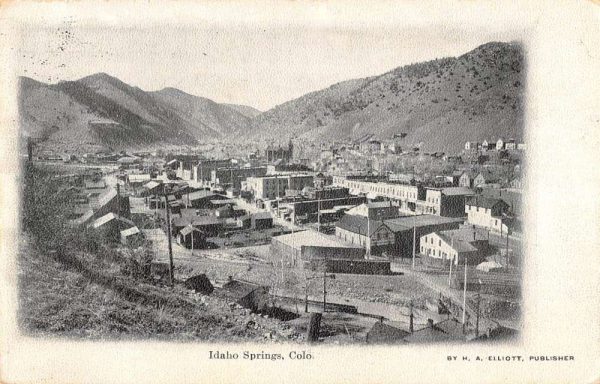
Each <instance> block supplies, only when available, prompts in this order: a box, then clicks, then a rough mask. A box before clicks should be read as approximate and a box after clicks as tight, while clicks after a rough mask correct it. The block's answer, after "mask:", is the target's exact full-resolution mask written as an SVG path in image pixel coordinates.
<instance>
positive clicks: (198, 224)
mask: <svg viewBox="0 0 600 384" xmlns="http://www.w3.org/2000/svg"><path fill="white" fill-rule="evenodd" d="M188 225H192V226H193V227H194V228H196V229H199V230H200V231H202V232H204V234H205V235H206V236H207V237H211V236H216V235H217V234H218V233H219V232H220V231H221V229H222V228H223V220H221V219H219V218H217V217H215V216H191V217H190V216H184V217H176V218H174V219H173V222H172V225H171V228H172V230H173V233H174V234H178V233H179V231H181V230H182V229H183V228H185V227H187V226H188Z"/></svg>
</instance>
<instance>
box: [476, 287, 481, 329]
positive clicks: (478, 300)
mask: <svg viewBox="0 0 600 384" xmlns="http://www.w3.org/2000/svg"><path fill="white" fill-rule="evenodd" d="M480 304H481V294H479V293H478V294H477V320H476V321H475V336H476V337H477V336H479V305H480Z"/></svg>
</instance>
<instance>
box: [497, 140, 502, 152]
mask: <svg viewBox="0 0 600 384" xmlns="http://www.w3.org/2000/svg"><path fill="white" fill-rule="evenodd" d="M503 149H504V139H503V138H499V139H498V141H496V150H497V151H501V150H503Z"/></svg>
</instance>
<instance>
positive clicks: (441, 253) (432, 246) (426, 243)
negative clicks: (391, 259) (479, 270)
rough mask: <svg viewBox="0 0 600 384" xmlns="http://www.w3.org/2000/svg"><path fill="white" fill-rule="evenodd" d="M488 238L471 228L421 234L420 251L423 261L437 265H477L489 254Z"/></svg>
mask: <svg viewBox="0 0 600 384" xmlns="http://www.w3.org/2000/svg"><path fill="white" fill-rule="evenodd" d="M489 252H490V247H489V243H488V240H487V238H484V237H483V236H482V235H481V234H480V233H478V232H477V231H473V230H471V229H469V228H462V229H455V230H450V231H440V232H433V233H430V234H428V235H425V236H421V238H420V245H419V253H420V254H421V255H422V257H423V261H424V262H425V263H427V264H431V265H436V266H447V265H449V264H450V263H451V262H452V263H453V264H454V265H465V260H466V263H467V264H468V265H477V264H479V263H481V262H482V261H484V260H485V258H486V256H488V255H489Z"/></svg>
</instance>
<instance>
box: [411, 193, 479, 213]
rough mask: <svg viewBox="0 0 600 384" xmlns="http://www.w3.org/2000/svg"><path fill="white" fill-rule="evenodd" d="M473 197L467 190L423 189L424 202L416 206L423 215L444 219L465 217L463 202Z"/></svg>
mask: <svg viewBox="0 0 600 384" xmlns="http://www.w3.org/2000/svg"><path fill="white" fill-rule="evenodd" d="M473 195H475V192H473V191H472V190H471V189H469V188H465V187H448V188H425V201H424V202H419V203H418V204H417V206H418V207H419V208H420V209H417V211H420V212H421V213H424V214H431V215H439V216H446V217H463V216H464V215H465V209H464V208H465V201H466V198H467V197H468V196H473Z"/></svg>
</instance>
